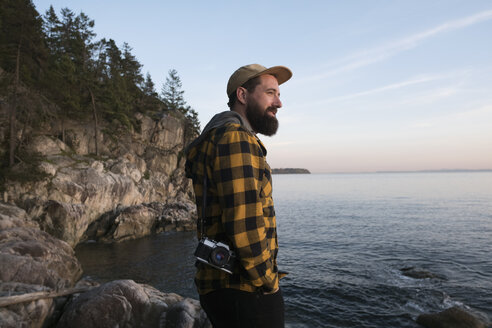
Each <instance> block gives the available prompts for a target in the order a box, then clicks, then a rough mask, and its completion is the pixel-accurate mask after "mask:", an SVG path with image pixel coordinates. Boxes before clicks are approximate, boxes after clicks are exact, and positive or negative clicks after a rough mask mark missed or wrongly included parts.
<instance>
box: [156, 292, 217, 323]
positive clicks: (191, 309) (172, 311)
mask: <svg viewBox="0 0 492 328" xmlns="http://www.w3.org/2000/svg"><path fill="white" fill-rule="evenodd" d="M159 327H162V328H199V327H204V328H205V327H211V324H210V322H209V321H208V318H207V315H206V313H205V312H204V311H203V310H202V308H201V306H200V302H198V301H197V300H194V299H191V298H186V299H184V300H182V301H181V302H178V303H175V304H173V305H171V306H170V307H169V309H168V310H167V311H165V312H164V313H162V315H161V320H160V325H159Z"/></svg>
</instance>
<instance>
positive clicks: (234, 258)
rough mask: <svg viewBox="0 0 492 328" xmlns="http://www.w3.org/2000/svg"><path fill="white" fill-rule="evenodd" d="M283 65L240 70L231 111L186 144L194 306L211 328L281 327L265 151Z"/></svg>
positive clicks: (274, 124) (231, 89)
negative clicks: (194, 238) (192, 207)
mask: <svg viewBox="0 0 492 328" xmlns="http://www.w3.org/2000/svg"><path fill="white" fill-rule="evenodd" d="M291 77H292V72H291V71H290V70H289V69H288V68H287V67H284V66H274V67H270V68H266V67H264V66H261V65H258V64H251V65H246V66H243V67H240V68H239V69H237V70H236V71H235V72H234V73H233V74H232V75H231V77H230V78H229V82H228V84H227V95H228V97H229V102H228V106H229V108H230V111H226V112H222V113H219V114H217V115H215V116H214V117H213V118H212V119H211V121H210V122H209V123H208V124H207V125H206V126H205V128H204V130H203V132H202V133H201V135H200V136H199V137H198V138H197V139H196V140H194V141H193V142H192V143H191V144H190V145H189V146H188V147H187V149H186V156H187V161H186V174H187V176H188V177H189V178H191V179H193V188H194V190H195V196H196V204H197V210H198V217H199V220H198V224H197V231H198V238H199V240H200V243H199V246H198V248H197V251H196V253H195V255H196V256H197V259H198V260H197V264H196V266H197V273H196V276H195V284H196V287H197V290H198V293H199V295H200V303H201V305H202V307H203V309H204V310H205V312H206V313H207V316H208V317H209V319H210V321H211V323H212V325H213V326H214V327H216V328H217V327H227V328H230V327H284V301H283V296H282V292H281V290H280V288H279V279H280V278H282V277H283V276H284V275H285V273H280V272H279V270H278V267H277V252H278V242H277V225H276V218H275V210H274V206H273V199H272V174H271V169H270V167H269V165H268V163H267V161H266V154H267V151H266V149H265V146H264V145H263V144H262V142H261V141H260V139H258V137H257V133H261V134H264V135H267V136H272V135H274V134H275V133H276V132H277V129H278V121H277V118H276V115H277V111H278V109H279V108H280V107H282V102H281V101H280V91H279V85H280V84H282V83H284V82H286V81H287V80H289V79H290V78H291Z"/></svg>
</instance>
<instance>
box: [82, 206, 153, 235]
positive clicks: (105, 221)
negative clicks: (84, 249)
mask: <svg viewBox="0 0 492 328" xmlns="http://www.w3.org/2000/svg"><path fill="white" fill-rule="evenodd" d="M158 215H159V213H158V212H157V211H156V210H155V209H153V208H151V207H149V206H147V205H145V204H140V205H135V206H128V207H122V206H121V207H118V208H116V209H114V210H113V211H110V212H107V213H105V214H104V215H102V216H101V218H100V219H99V220H97V221H95V222H94V223H92V224H91V226H90V227H89V229H88V230H87V233H86V239H91V240H99V241H106V242H108V241H124V240H130V239H136V238H140V237H144V236H147V235H149V234H151V233H152V232H153V227H154V225H155V222H156V218H157V217H158Z"/></svg>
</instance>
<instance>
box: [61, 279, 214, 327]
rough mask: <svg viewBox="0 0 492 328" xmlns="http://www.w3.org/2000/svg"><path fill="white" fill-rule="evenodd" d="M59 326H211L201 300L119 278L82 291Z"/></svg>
mask: <svg viewBox="0 0 492 328" xmlns="http://www.w3.org/2000/svg"><path fill="white" fill-rule="evenodd" d="M57 327H74V328H77V327H81V328H82V327H84V328H85V327H93V328H97V327H101V328H103V327H160V328H171V327H180V328H199V327H203V328H205V327H211V326H210V324H209V322H208V320H207V318H206V315H205V313H204V312H203V310H201V308H200V306H199V303H198V301H196V300H192V299H186V298H183V297H181V296H179V295H177V294H172V293H171V294H165V293H162V292H160V291H158V290H157V289H155V288H153V287H151V286H147V285H139V284H137V283H135V282H134V281H133V280H117V281H113V282H110V283H106V284H104V285H102V286H100V287H98V288H95V289H93V290H91V291H89V292H86V293H83V294H80V295H79V296H78V297H76V298H74V299H73V300H72V301H71V302H70V303H69V304H68V305H67V306H66V310H65V312H64V313H63V315H62V316H61V318H60V321H59V322H58V325H57Z"/></svg>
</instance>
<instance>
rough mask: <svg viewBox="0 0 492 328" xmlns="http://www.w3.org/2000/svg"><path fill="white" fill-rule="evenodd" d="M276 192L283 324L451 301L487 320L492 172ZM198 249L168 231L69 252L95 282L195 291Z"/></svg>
mask: <svg viewBox="0 0 492 328" xmlns="http://www.w3.org/2000/svg"><path fill="white" fill-rule="evenodd" d="M273 188H274V191H273V197H274V201H275V211H276V215H277V225H278V235H279V255H278V262H279V267H280V269H281V270H284V271H288V272H289V275H288V276H287V277H286V278H284V279H282V281H281V287H282V290H283V294H284V298H285V303H286V326H287V327H420V326H419V325H418V324H416V323H415V320H416V318H417V316H418V315H420V314H423V313H432V312H439V311H442V310H444V309H446V308H449V307H451V306H454V305H457V306H461V307H464V308H467V309H468V310H469V311H471V312H474V313H475V314H477V315H478V316H481V317H484V318H488V320H491V319H492V292H491V291H492V255H491V254H492V172H438V173H434V172H432V173H423V172H422V173H420V172H419V173H367V174H310V175H275V176H274V177H273ZM195 246H196V240H195V233H194V232H175V233H164V234H160V235H157V236H151V237H147V238H143V239H139V240H135V241H129V242H124V243H120V244H111V245H104V244H96V243H92V244H90V243H88V244H83V245H80V246H79V247H77V249H76V254H77V257H78V258H79V260H80V261H81V263H82V266H83V268H84V274H85V275H86V276H88V277H90V278H92V279H95V280H98V281H109V280H114V279H133V280H135V281H137V282H141V283H148V284H150V285H153V286H154V287H156V288H158V289H160V290H162V291H164V292H176V293H178V294H181V295H183V296H188V297H193V298H197V297H198V296H197V294H196V291H195V289H194V286H193V275H194V271H195V270H194V266H193V263H194V259H193V255H192V254H193V251H194V248H195ZM409 267H413V268H415V270H418V271H424V272H427V273H429V274H430V275H433V276H434V277H433V278H425V279H415V278H410V277H407V276H405V275H404V274H403V272H402V269H404V268H409Z"/></svg>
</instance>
